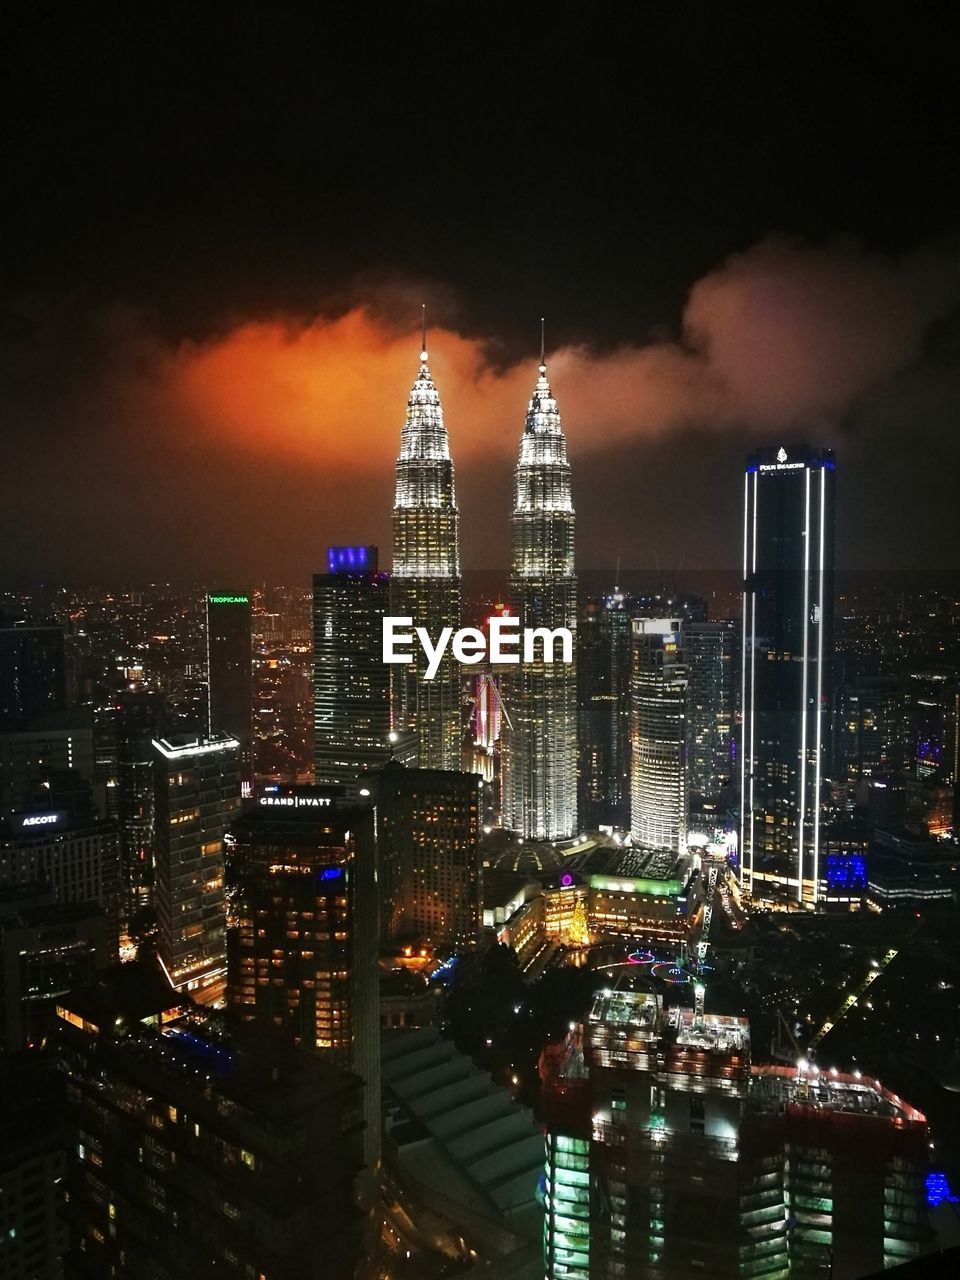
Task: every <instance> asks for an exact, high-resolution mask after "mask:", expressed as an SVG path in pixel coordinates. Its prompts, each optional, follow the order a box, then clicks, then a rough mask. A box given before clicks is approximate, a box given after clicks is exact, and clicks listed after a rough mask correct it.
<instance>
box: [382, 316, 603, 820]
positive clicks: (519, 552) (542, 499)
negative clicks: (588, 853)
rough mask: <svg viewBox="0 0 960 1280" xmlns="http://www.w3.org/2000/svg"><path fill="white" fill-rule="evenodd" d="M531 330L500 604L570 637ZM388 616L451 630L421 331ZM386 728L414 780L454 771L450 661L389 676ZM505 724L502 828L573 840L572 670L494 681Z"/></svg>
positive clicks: (442, 503) (552, 426)
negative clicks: (412, 749)
mask: <svg viewBox="0 0 960 1280" xmlns="http://www.w3.org/2000/svg"><path fill="white" fill-rule="evenodd" d="M542 323H543V322H542V321H541V347H540V364H539V369H538V377H537V383H536V386H535V387H534V391H533V395H532V397H531V399H530V403H529V405H528V408H527V416H526V422H525V425H524V430H523V434H522V436H521V440H520V456H519V460H518V463H517V467H516V471H515V490H514V510H513V516H512V521H511V529H512V564H511V574H510V597H511V601H510V602H511V605H512V607H513V610H514V613H515V614H516V615H517V616H518V617H519V619H520V625H521V627H526V626H546V627H549V628H550V629H551V630H552V629H554V628H556V627H559V626H565V627H568V628H569V629H570V630H571V631H572V632H573V633H574V634H576V613H577V602H576V579H575V577H574V510H573V502H572V498H571V492H570V465H569V463H568V461H567V446H566V439H565V438H564V435H563V430H562V427H561V424H560V414H559V412H558V410H557V402H556V400H555V399H554V397H553V393H552V392H551V390H550V384H549V383H548V381H547V367H546V363H545V358H544V346H543V328H542ZM391 592H392V598H391V612H392V613H393V614H394V615H396V616H402V617H411V618H413V620H414V626H423V627H426V628H427V630H428V631H429V633H430V635H431V636H433V637H434V638H435V637H436V636H437V635H438V634H439V632H440V630H441V629H442V628H443V627H447V626H449V627H452V628H453V629H454V631H456V630H457V629H459V627H460V625H461V603H462V600H461V582H460V515H459V512H458V510H457V503H456V493H455V489H454V472H453V461H452V459H451V457H450V442H449V438H448V436H447V430H446V426H445V423H444V420H443V408H442V406H441V404H440V396H439V393H438V391H437V388H436V384H435V383H434V381H433V378H432V376H431V373H430V368H429V364H428V355H427V339H426V319H425V315H424V325H423V332H422V342H421V352H420V369H419V372H418V373H417V376H416V379H415V380H414V383H413V387H412V389H411V392H410V398H409V400H408V402H407V415H406V419H405V421H404V424H403V428H402V430H401V435H400V454H399V457H398V458H397V466H396V498H395V502H394V510H393V574H392V579H391ZM393 673H394V683H393V687H392V693H391V713H392V723H393V728H394V730H395V731H397V732H398V733H410V734H412V735H413V738H414V740H415V743H416V754H417V758H418V762H419V764H420V765H421V767H424V768H439V769H460V768H462V748H463V737H464V699H463V681H464V669H463V668H462V667H461V666H460V664H459V663H457V662H456V660H455V659H454V658H453V657H452V655H451V654H450V651H449V649H448V650H447V656H446V657H445V658H444V662H443V664H442V665H441V668H440V670H439V671H438V672H437V674H436V677H435V678H434V679H433V680H427V679H426V671H425V661H424V660H423V659H422V655H421V657H420V659H419V660H418V661H415V662H414V663H411V664H409V665H408V666H400V667H394V668H393ZM499 678H500V685H501V696H502V698H503V702H504V705H505V706H506V708H507V711H508V714H509V718H510V724H511V725H512V727H509V726H507V725H506V724H505V726H504V736H503V741H502V744H501V745H502V755H501V801H502V810H503V822H504V825H505V826H506V827H508V828H510V829H512V830H514V831H516V832H517V834H518V835H520V836H523V837H524V838H525V839H528V840H562V839H566V838H568V837H570V836H572V835H573V834H575V832H576V830H577V806H576V791H577V788H576V668H575V666H574V665H573V664H564V663H557V664H544V663H542V662H536V663H522V664H519V665H516V666H512V667H504V668H503V669H502V671H501V673H500V676H499Z"/></svg>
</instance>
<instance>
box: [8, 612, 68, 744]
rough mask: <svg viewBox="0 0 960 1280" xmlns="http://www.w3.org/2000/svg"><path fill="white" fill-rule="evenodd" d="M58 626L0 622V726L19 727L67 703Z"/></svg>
mask: <svg viewBox="0 0 960 1280" xmlns="http://www.w3.org/2000/svg"><path fill="white" fill-rule="evenodd" d="M65 672H66V667H65V662H64V649H63V629H62V628H61V627H33V626H26V625H24V626H18V627H8V626H3V625H2V624H0V729H22V728H23V727H24V726H25V725H26V724H27V723H28V722H29V721H30V720H32V719H34V717H36V716H39V715H43V714H44V713H45V712H47V711H63V710H64V709H65V708H66V705H67V700H66V699H67V692H66V674H65Z"/></svg>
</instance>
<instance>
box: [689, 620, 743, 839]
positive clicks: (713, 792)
mask: <svg viewBox="0 0 960 1280" xmlns="http://www.w3.org/2000/svg"><path fill="white" fill-rule="evenodd" d="M736 638H737V637H736V627H735V624H734V623H733V622H726V621H723V622H684V624H683V627H682V640H683V662H684V666H685V667H686V669H687V702H686V731H687V744H686V762H687V803H688V810H689V813H690V815H691V817H695V818H696V819H697V820H698V822H707V823H715V822H716V821H718V820H719V819H720V817H721V816H722V813H721V809H722V804H723V798H724V795H725V793H726V791H727V789H728V788H729V787H730V784H731V781H732V779H733V769H734V759H733V755H732V746H733V722H734V715H735V714H736V675H737V670H736V669H737V662H738V659H739V654H738V653H737V652H736Z"/></svg>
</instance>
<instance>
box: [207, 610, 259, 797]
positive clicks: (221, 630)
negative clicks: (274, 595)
mask: <svg viewBox="0 0 960 1280" xmlns="http://www.w3.org/2000/svg"><path fill="white" fill-rule="evenodd" d="M218 733H225V734H229V735H230V736H231V737H234V738H236V739H237V741H238V742H239V743H240V760H241V770H242V775H243V782H244V783H245V784H247V785H246V786H245V788H244V795H247V794H249V784H250V782H251V781H252V779H253V757H252V751H253V646H252V641H251V637H250V597H249V595H247V594H246V593H245V592H233V593H218V594H212V595H208V596H207V735H208V736H209V737H213V736H214V735H215V734H218Z"/></svg>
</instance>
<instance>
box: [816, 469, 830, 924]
mask: <svg viewBox="0 0 960 1280" xmlns="http://www.w3.org/2000/svg"><path fill="white" fill-rule="evenodd" d="M826 507H827V472H826V469H825V468H823V467H821V468H820V568H819V582H818V584H817V707H816V724H817V766H816V774H815V794H814V810H813V902H814V906H816V904H817V902H818V901H819V898H820V770H821V762H822V760H823V626H824V622H823V577H824V573H823V566H824V554H825V553H824V544H825V542H826V535H827V524H826Z"/></svg>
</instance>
